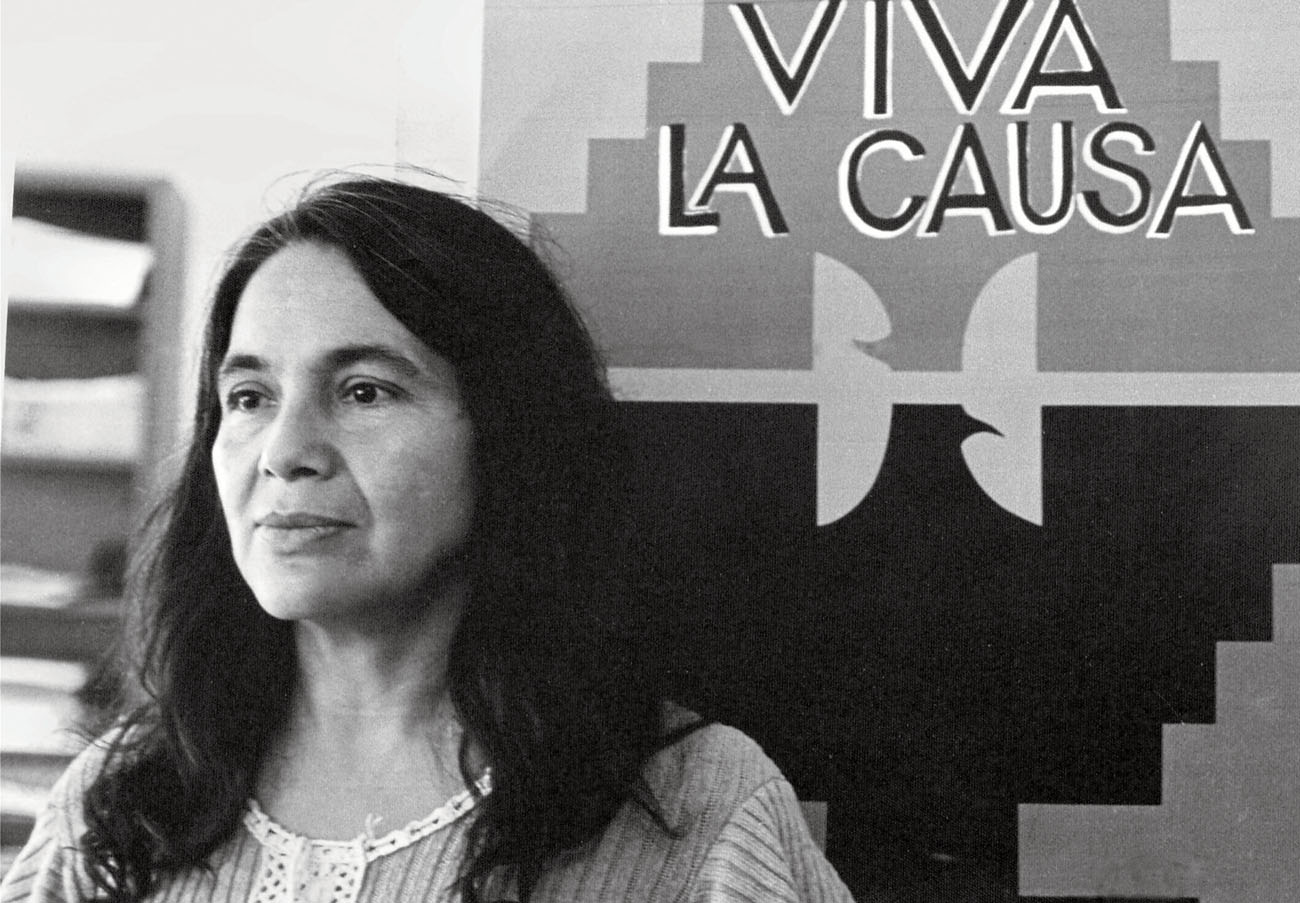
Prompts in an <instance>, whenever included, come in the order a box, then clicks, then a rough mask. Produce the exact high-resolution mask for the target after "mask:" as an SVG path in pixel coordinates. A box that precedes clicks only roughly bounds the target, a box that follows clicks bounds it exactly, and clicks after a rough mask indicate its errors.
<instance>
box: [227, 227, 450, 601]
mask: <svg viewBox="0 0 1300 903" xmlns="http://www.w3.org/2000/svg"><path fill="white" fill-rule="evenodd" d="M217 386H218V395H219V398H220V400H221V403H222V415H221V426H220V428H219V430H218V432H217V437H216V442H215V443H214V445H213V448H212V465H213V469H214V470H215V472H216V477H217V491H218V493H219V495H220V496H221V506H222V509H223V511H224V513H225V518H226V526H227V528H228V529H229V531H230V540H231V546H232V548H233V550H234V556H235V562H236V564H237V565H238V566H239V570H240V573H242V574H243V576H244V580H245V581H246V582H247V583H248V585H249V586H250V587H251V588H252V590H253V593H254V594H255V595H256V596H257V600H258V602H259V603H260V604H261V605H262V607H263V608H264V609H265V610H266V611H267V612H268V613H270V614H271V615H274V616H275V617H278V618H285V619H293V620H299V619H303V620H311V621H316V622H320V623H325V622H331V621H339V620H343V621H348V620H349V619H351V620H353V621H358V616H360V620H359V621H358V623H359V624H362V625H365V624H374V623H376V619H375V618H374V616H375V615H378V614H381V613H382V612H384V611H388V612H393V611H395V610H397V609H395V607H394V606H396V605H399V604H405V603H409V602H411V601H413V600H415V598H416V597H417V596H418V594H419V591H420V589H421V587H423V586H425V585H427V584H428V579H429V578H430V577H431V576H432V575H433V574H435V573H436V571H437V568H438V567H439V566H440V565H444V564H446V563H447V561H448V560H449V558H450V557H451V556H453V555H454V554H455V553H457V552H458V551H460V550H461V549H462V548H463V546H464V543H465V541H466V538H467V536H468V532H469V528H470V520H471V515H472V511H473V486H472V473H471V466H470V456H471V453H472V442H473V435H472V433H473V431H472V428H471V425H470V422H469V419H468V417H467V415H466V414H465V412H464V411H463V409H462V407H461V403H460V394H459V389H458V386H457V380H456V374H455V372H454V370H453V369H452V366H451V364H449V363H448V362H447V361H446V360H444V359H443V358H442V357H440V356H439V355H437V354H435V353H434V352H433V351H431V350H430V349H429V348H428V347H427V346H426V345H425V344H424V343H423V342H421V341H420V340H419V339H418V338H416V337H415V335H413V334H412V333H411V332H409V331H408V330H407V329H406V327H404V326H403V325H402V324H401V323H400V322H398V320H397V319H396V318H395V317H393V315H392V314H390V313H389V312H388V311H387V310H385V309H384V307H383V305H381V304H380V303H379V301H378V299H377V298H376V297H375V295H374V294H373V293H372V292H371V291H370V289H369V288H368V287H367V286H366V284H365V282H364V281H363V280H362V278H361V276H360V275H359V274H358V273H357V271H356V270H355V269H354V268H353V266H352V264H351V262H350V261H349V260H348V259H347V257H346V256H345V255H344V254H343V252H341V251H339V250H337V249H335V248H332V247H327V246H324V245H319V244H311V243H298V244H292V245H290V246H288V247H286V248H284V249H283V250H281V251H279V252H277V253H276V254H275V255H273V256H272V257H271V258H270V259H269V260H267V261H266V263H264V264H263V265H262V266H261V267H259V268H258V270H257V271H256V272H255V273H254V274H253V277H252V279H250V280H249V282H248V285H247V287H246V288H245V289H244V293H243V295H242V296H241V298H240V300H239V306H238V308H237V310H236V312H235V319H234V322H233V324H232V331H231V337H230V347H229V349H228V350H227V352H226V355H225V357H224V358H223V360H222V363H221V367H220V371H219V376H218V383H217ZM379 620H380V621H382V618H381V619H379Z"/></svg>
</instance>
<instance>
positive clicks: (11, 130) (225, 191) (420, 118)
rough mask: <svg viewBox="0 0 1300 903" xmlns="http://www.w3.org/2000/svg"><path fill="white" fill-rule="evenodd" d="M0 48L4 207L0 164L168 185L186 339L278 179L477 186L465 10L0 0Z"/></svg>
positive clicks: (474, 21) (474, 66) (475, 101)
mask: <svg viewBox="0 0 1300 903" xmlns="http://www.w3.org/2000/svg"><path fill="white" fill-rule="evenodd" d="M0 42H2V43H0V46H2V52H0V67H2V72H3V78H2V82H0V85H2V91H3V102H2V104H0V113H2V116H3V123H2V129H0V142H2V145H3V156H4V160H3V162H4V173H5V185H4V189H5V203H6V205H7V204H8V203H9V198H10V191H11V189H12V185H11V179H12V172H13V167H14V165H15V162H17V163H18V164H20V165H30V166H40V167H42V168H64V167H66V168H69V169H77V170H85V169H90V170H105V171H126V172H131V173H139V174H146V175H158V176H162V177H164V178H167V179H169V180H171V182H172V183H173V184H174V185H175V186H176V187H177V189H178V190H179V191H180V193H181V195H182V197H183V199H184V201H185V204H186V210H187V215H188V230H187V239H188V246H189V259H188V261H187V269H188V286H189V291H188V297H187V299H186V303H187V322H188V328H189V331H190V333H191V334H193V330H194V328H195V326H196V321H197V320H198V314H199V312H200V311H201V310H202V307H203V304H204V301H205V297H206V293H207V289H208V287H209V285H210V282H211V279H212V276H213V273H214V266H215V264H216V261H217V259H218V257H219V255H220V254H221V252H222V251H223V250H224V249H225V248H226V247H228V246H229V245H230V243H231V242H232V241H233V240H234V239H235V238H237V237H238V235H239V234H240V233H241V232H242V231H243V230H245V229H246V228H247V227H249V226H251V225H252V224H253V223H254V222H255V221H257V220H258V219H260V218H261V217H262V215H263V213H264V211H265V210H266V204H267V201H268V196H267V191H268V189H272V186H273V183H275V182H276V180H277V179H280V178H281V177H283V176H285V175H286V174H287V173H293V172H301V171H303V170H316V169H320V168H330V167H338V166H344V165H351V164H358V163H378V164H392V163H394V162H395V161H396V160H404V161H405V162H411V163H416V164H419V165H422V166H427V167H431V168H434V169H437V170H438V171H440V172H442V173H444V174H446V175H448V176H450V177H452V178H455V179H458V180H462V181H464V182H466V183H468V184H469V185H470V186H471V187H472V185H473V184H474V183H475V182H476V179H477V158H478V150H477V148H478V108H479V82H480V69H481V62H480V57H481V47H482V4H481V2H479V0H366V2H355V0H313V2H308V0H220V2H205V3H197V2H189V0H112V2H107V3H106V2H103V0H4V6H3V21H2V23H0ZM289 184H292V183H285V182H281V183H280V185H279V186H278V188H276V189H273V190H272V192H271V197H274V196H276V194H277V193H281V194H282V193H283V191H284V190H285V189H286V188H287V187H289ZM6 221H7V220H6ZM186 394H187V395H188V393H186Z"/></svg>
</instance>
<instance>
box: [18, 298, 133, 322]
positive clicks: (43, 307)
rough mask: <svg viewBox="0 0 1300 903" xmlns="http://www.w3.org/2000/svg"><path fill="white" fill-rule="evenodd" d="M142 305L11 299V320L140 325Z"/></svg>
mask: <svg viewBox="0 0 1300 903" xmlns="http://www.w3.org/2000/svg"><path fill="white" fill-rule="evenodd" d="M140 307H141V305H140V303H139V302H137V303H135V304H133V305H131V306H130V307H113V306H112V305H110V304H94V303H91V302H86V301H26V300H24V299H22V298H10V299H9V319H10V322H11V323H12V321H13V320H14V319H18V318H23V317H32V318H39V317H49V318H51V319H65V318H68V317H75V318H77V319H87V320H98V321H104V320H108V321H113V322H122V323H138V322H139V320H140Z"/></svg>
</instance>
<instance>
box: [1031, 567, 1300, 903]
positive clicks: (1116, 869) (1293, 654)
mask: <svg viewBox="0 0 1300 903" xmlns="http://www.w3.org/2000/svg"><path fill="white" fill-rule="evenodd" d="M1273 636H1274V639H1273V642H1271V643H1237V642H1234V643H1219V644H1218V654H1217V663H1216V685H1217V691H1216V696H1217V715H1216V720H1215V723H1214V724H1210V725H1193V724H1174V725H1166V726H1165V729H1164V742H1163V761H1164V774H1163V781H1162V794H1161V797H1162V803H1161V805H1159V806H1105V805H1095V806H1068V805H1067V806H1061V805H1022V806H1020V892H1021V893H1022V894H1024V895H1025V896H1057V897H1060V896H1067V897H1096V896H1123V897H1154V898H1159V899H1170V898H1178V899H1185V898H1194V899H1198V900H1200V903H1282V901H1288V900H1300V565H1294V564H1292V565H1275V566H1274V568H1273Z"/></svg>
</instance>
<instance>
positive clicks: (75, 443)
mask: <svg viewBox="0 0 1300 903" xmlns="http://www.w3.org/2000/svg"><path fill="white" fill-rule="evenodd" d="M144 395H145V392H144V378H143V377H141V376H139V375H136V374H131V375H126V376H106V377H100V378H97V379H47V380H31V379H12V378H8V377H6V378H5V383H4V424H3V432H2V433H0V446H2V447H3V450H4V456H5V457H6V458H10V459H28V460H33V459H34V460H45V461H70V462H88V463H106V464H132V463H134V462H135V461H137V460H138V458H139V456H140V450H141V448H142V446H143V444H144V443H143V439H144V423H145V419H144V410H145V409H144Z"/></svg>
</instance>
